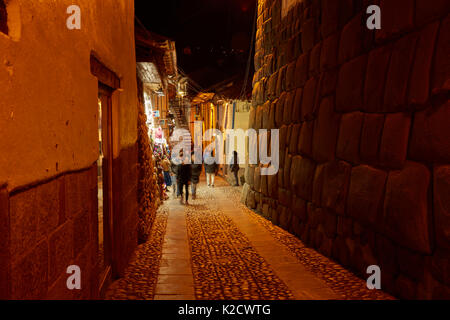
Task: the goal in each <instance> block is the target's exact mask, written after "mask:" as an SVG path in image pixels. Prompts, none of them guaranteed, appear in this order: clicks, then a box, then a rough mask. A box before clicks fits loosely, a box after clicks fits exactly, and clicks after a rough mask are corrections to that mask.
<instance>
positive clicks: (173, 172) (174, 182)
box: [170, 161, 180, 198]
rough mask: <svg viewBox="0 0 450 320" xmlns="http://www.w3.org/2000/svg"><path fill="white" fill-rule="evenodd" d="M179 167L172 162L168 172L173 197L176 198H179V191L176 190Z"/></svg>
mask: <svg viewBox="0 0 450 320" xmlns="http://www.w3.org/2000/svg"><path fill="white" fill-rule="evenodd" d="M179 167H180V165H177V164H175V163H174V162H173V161H171V162H170V171H171V176H172V185H173V197H174V198H177V197H178V196H179V191H178V188H177V184H178V183H177V180H178V179H177V176H178V169H179Z"/></svg>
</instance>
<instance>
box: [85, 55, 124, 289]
mask: <svg viewBox="0 0 450 320" xmlns="http://www.w3.org/2000/svg"><path fill="white" fill-rule="evenodd" d="M90 63H91V73H92V74H93V75H94V76H95V77H97V79H98V97H99V98H100V97H101V104H102V117H104V118H105V119H102V135H103V139H104V140H105V141H103V142H102V143H103V146H104V148H105V147H106V148H105V149H104V150H106V152H105V153H104V158H103V165H102V169H101V170H103V172H102V174H103V247H104V266H106V268H105V269H104V270H103V269H102V270H99V272H100V273H99V277H100V279H99V292H98V295H99V297H103V296H104V294H105V291H106V289H107V288H108V286H109V284H110V283H111V281H112V275H113V270H112V266H113V258H114V255H113V250H114V247H115V244H114V233H113V232H114V226H113V221H114V211H115V206H114V203H116V202H117V199H114V194H117V193H116V192H115V188H116V187H117V186H116V187H115V186H114V181H113V173H114V172H115V171H116V170H115V169H116V168H114V161H113V158H114V132H113V128H114V126H113V110H114V108H113V105H112V103H113V102H112V101H113V100H112V95H113V93H114V91H115V90H117V89H119V88H120V79H119V77H117V75H116V74H115V73H114V72H112V71H111V70H109V69H108V68H107V67H105V65H103V64H102V63H101V62H100V61H99V60H98V59H97V58H96V57H95V56H94V55H93V54H91V57H90ZM104 125H106V128H104V127H103V126H104Z"/></svg>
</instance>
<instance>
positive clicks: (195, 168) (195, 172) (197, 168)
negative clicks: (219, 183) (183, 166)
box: [191, 155, 202, 200]
mask: <svg viewBox="0 0 450 320" xmlns="http://www.w3.org/2000/svg"><path fill="white" fill-rule="evenodd" d="M191 168H192V176H191V193H192V199H193V200H195V198H196V197H197V184H198V183H199V181H200V175H201V173H202V165H201V164H196V163H194V155H192V165H191Z"/></svg>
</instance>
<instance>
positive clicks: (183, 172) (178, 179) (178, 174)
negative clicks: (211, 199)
mask: <svg viewBox="0 0 450 320" xmlns="http://www.w3.org/2000/svg"><path fill="white" fill-rule="evenodd" d="M179 156H180V163H179V164H175V163H173V162H172V161H170V160H169V159H168V158H167V157H166V158H164V160H163V162H162V168H163V171H164V181H165V184H166V187H170V186H173V195H174V197H177V198H178V197H180V203H185V204H189V185H190V189H191V194H192V199H193V200H195V199H196V197H197V185H198V183H199V182H200V175H201V173H202V170H203V168H202V165H201V164H197V163H195V161H194V154H191V161H187V160H189V158H187V159H186V157H185V156H184V155H183V152H182V151H181V152H180V155H179ZM211 157H212V154H211ZM183 160H184V161H183ZM204 167H205V174H206V183H207V185H208V187H211V188H214V182H215V176H216V174H217V171H218V166H217V164H216V162H215V161H214V162H213V163H206V162H205V163H204ZM230 167H231V171H232V172H233V173H234V176H235V179H236V185H239V181H238V171H239V164H238V161H237V153H236V152H235V155H234V161H233V163H232V165H231V166H230Z"/></svg>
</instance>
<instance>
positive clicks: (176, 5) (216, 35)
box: [135, 0, 256, 89]
mask: <svg viewBox="0 0 450 320" xmlns="http://www.w3.org/2000/svg"><path fill="white" fill-rule="evenodd" d="M135 7H136V16H137V17H138V19H139V20H140V21H141V22H142V23H143V24H144V25H145V26H146V28H147V29H148V30H149V31H152V32H155V33H158V34H160V35H163V36H166V37H169V38H171V39H173V40H175V41H176V46H177V58H178V65H179V67H180V68H181V69H182V70H183V71H184V72H186V73H187V74H188V75H189V77H190V78H192V79H193V80H194V81H196V82H197V83H199V84H200V86H201V87H202V88H204V89H207V88H208V87H210V86H212V85H214V84H216V83H219V82H221V81H223V80H226V79H228V78H230V77H233V76H235V75H241V77H242V78H243V77H244V74H245V69H246V65H247V59H248V56H249V49H250V42H251V36H252V30H253V23H254V17H255V9H256V0H164V1H154V0H136V1H135ZM252 75H253V60H252V62H251V68H250V79H249V81H251V77H252Z"/></svg>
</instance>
